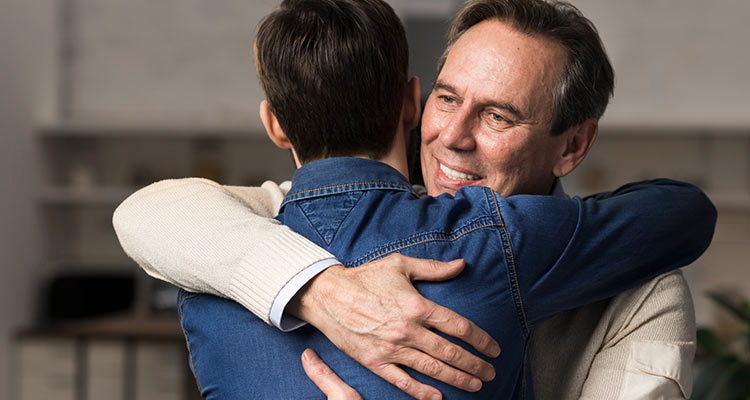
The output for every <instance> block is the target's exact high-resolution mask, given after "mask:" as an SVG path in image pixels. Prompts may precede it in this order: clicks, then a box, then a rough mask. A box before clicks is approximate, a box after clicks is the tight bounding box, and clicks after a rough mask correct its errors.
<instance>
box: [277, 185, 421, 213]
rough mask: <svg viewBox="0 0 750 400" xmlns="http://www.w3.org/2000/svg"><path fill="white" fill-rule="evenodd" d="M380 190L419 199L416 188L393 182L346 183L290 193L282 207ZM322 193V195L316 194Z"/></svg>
mask: <svg viewBox="0 0 750 400" xmlns="http://www.w3.org/2000/svg"><path fill="white" fill-rule="evenodd" d="M378 189H387V190H402V191H405V192H411V193H412V194H413V195H414V196H415V197H418V196H417V195H416V193H414V188H412V187H411V186H406V185H400V184H397V183H393V182H387V181H383V182H351V183H344V184H340V185H329V186H323V187H318V188H313V189H307V190H302V191H299V192H294V193H289V194H287V195H286V198H285V199H284V201H283V202H282V203H281V206H282V207H283V206H284V205H285V204H286V203H289V202H291V201H299V200H305V199H309V198H312V197H318V196H322V195H330V194H340V193H345V192H349V191H362V190H378ZM316 192H321V193H316Z"/></svg>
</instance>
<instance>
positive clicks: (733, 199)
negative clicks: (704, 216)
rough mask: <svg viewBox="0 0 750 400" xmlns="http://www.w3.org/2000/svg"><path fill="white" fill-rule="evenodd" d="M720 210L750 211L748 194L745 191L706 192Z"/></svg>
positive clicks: (749, 196)
mask: <svg viewBox="0 0 750 400" xmlns="http://www.w3.org/2000/svg"><path fill="white" fill-rule="evenodd" d="M708 198H710V199H711V201H713V202H714V204H715V205H716V208H718V209H719V210H720V211H722V210H723V211H750V194H745V193H708Z"/></svg>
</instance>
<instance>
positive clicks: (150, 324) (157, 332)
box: [19, 313, 185, 341]
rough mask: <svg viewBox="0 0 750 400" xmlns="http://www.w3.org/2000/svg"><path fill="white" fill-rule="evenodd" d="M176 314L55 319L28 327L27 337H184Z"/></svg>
mask: <svg viewBox="0 0 750 400" xmlns="http://www.w3.org/2000/svg"><path fill="white" fill-rule="evenodd" d="M174 314H175V313H170V314H169V315H164V316H143V317H140V316H134V315H122V316H110V317H101V318H91V319H83V320H71V321H63V322H56V323H53V324H49V325H45V326H40V327H37V328H34V329H29V330H25V331H22V332H20V333H19V336H20V337H21V338H25V337H48V336H53V337H86V338H100V339H148V340H177V341H182V340H184V338H185V337H184V335H183V333H182V329H181V328H180V322H179V321H178V320H177V316H176V315H174Z"/></svg>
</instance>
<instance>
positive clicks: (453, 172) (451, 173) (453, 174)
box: [438, 163, 482, 181]
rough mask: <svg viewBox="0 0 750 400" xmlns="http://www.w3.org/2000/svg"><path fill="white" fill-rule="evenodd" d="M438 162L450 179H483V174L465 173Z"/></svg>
mask: <svg viewBox="0 0 750 400" xmlns="http://www.w3.org/2000/svg"><path fill="white" fill-rule="evenodd" d="M438 164H440V170H441V171H443V173H444V174H445V176H447V177H448V178H450V179H453V180H456V181H478V180H480V179H482V177H481V176H476V175H471V174H467V173H463V172H460V171H456V170H455V169H451V168H448V167H446V166H445V165H443V164H442V163H438Z"/></svg>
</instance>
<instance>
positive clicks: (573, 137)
mask: <svg viewBox="0 0 750 400" xmlns="http://www.w3.org/2000/svg"><path fill="white" fill-rule="evenodd" d="M598 133H599V122H598V121H597V120H596V119H595V118H591V119H588V120H586V121H584V122H582V123H580V124H578V125H576V126H574V127H572V128H570V129H568V130H567V131H565V132H563V133H562V135H563V137H564V138H565V146H564V148H563V151H562V154H561V155H560V158H559V159H558V160H557V162H556V163H555V165H554V167H553V168H552V172H553V173H554V174H555V176H556V177H558V178H561V177H563V176H565V175H567V174H569V173H570V172H571V171H573V170H574V169H575V168H576V167H577V166H578V164H580V163H581V161H583V159H584V158H585V157H586V154H588V152H589V149H591V146H592V145H593V144H594V140H596V136H597V134H598Z"/></svg>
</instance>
